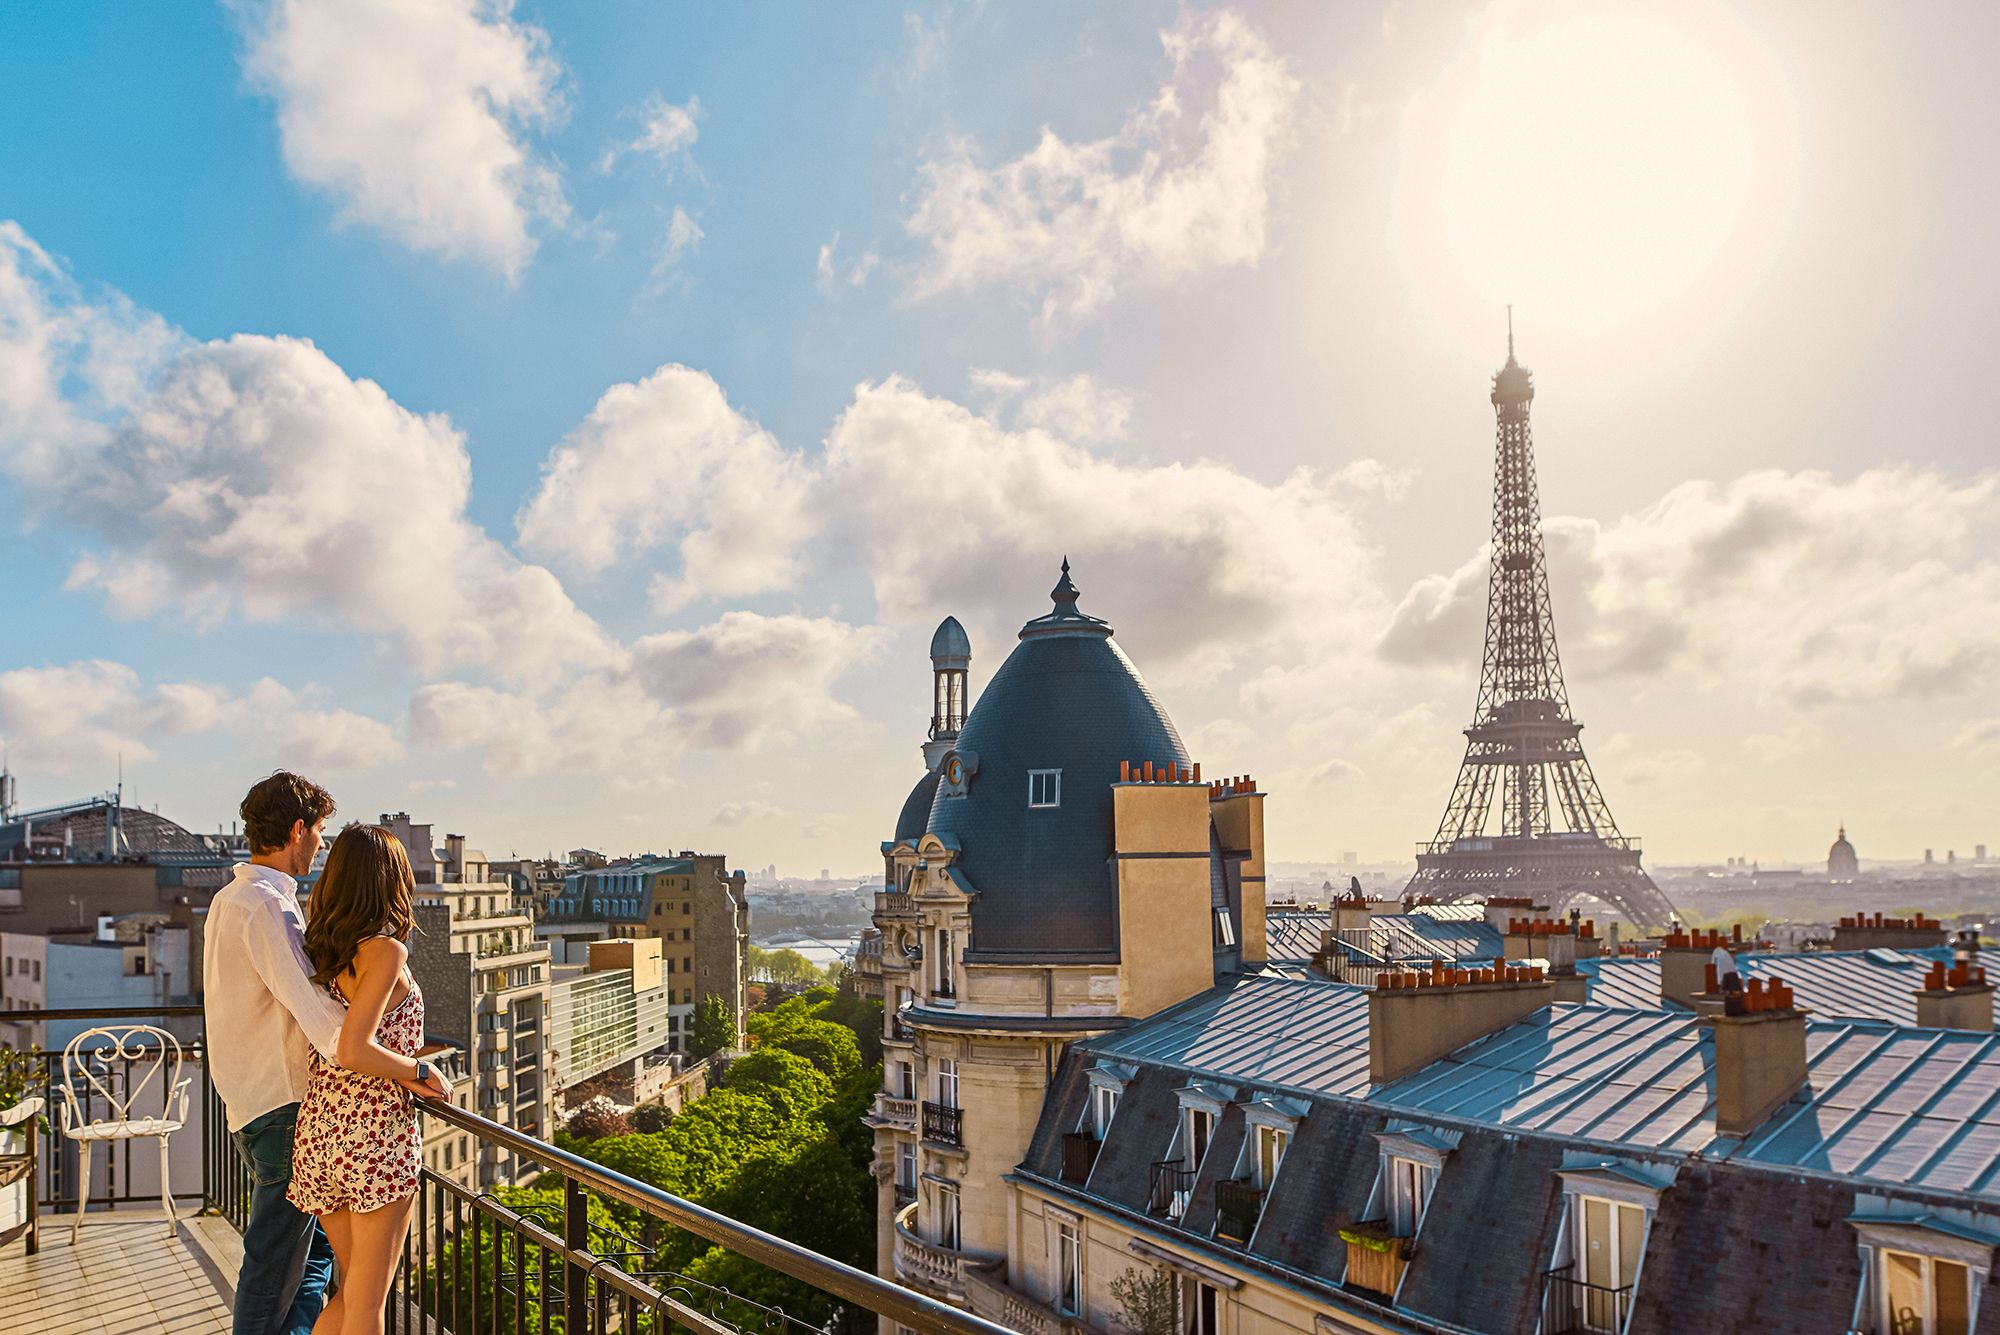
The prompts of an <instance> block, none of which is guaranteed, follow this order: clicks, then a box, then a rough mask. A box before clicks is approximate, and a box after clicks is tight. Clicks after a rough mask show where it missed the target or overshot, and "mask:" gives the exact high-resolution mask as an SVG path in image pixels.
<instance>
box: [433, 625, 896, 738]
mask: <svg viewBox="0 0 2000 1335" xmlns="http://www.w3.org/2000/svg"><path fill="white" fill-rule="evenodd" d="M883 639H884V636H883V633H882V632H881V631H878V630H876V629H874V628H871V627H860V626H852V625H848V624H847V623H845V622H841V621H837V620H833V619H830V618H813V617H801V616H778V617H767V616H761V615H759V614H757V613H754V612H744V611H736V612H727V613H724V614H723V615H722V616H721V617H720V618H718V619H717V620H716V621H715V622H713V623H710V624H708V625H705V626H701V627H698V628H696V629H694V630H685V631H668V632H664V633H661V634H658V635H652V636H647V637H645V638H643V639H641V640H639V641H638V642H637V643H635V644H634V645H633V646H632V653H631V658H630V665H629V668H621V669H619V670H616V671H603V672H596V673H590V674H586V675H584V676H582V677H580V678H578V679H576V680H575V681H573V682H571V683H569V684H568V685H567V686H566V687H565V688H564V689H562V690H559V691H554V692H550V693H548V694H546V695H545V696H543V697H540V698H537V697H535V696H532V695H524V694H518V693H512V692H508V691H502V690H497V689H495V688H493V687H490V686H483V685H476V684H470V683H466V682H435V683H432V684H430V685H427V686H424V687H422V688H421V689H420V690H419V691H418V692H417V694H416V696H415V698H414V699H413V700H412V701H411V704H410V722H411V729H412V734H413V735H414V737H415V738H416V740H417V741H418V742H419V743H420V744H422V745H426V746H434V747H439V748H443V749H459V748H477V749H479V750H481V751H483V752H484V753H485V757H486V763H487V765H488V766H489V767H493V768H496V769H500V770H503V771H507V772H518V773H534V772H539V771H545V770H583V771H604V770H619V769H622V768H629V767H631V766H635V765H640V766H654V767H656V766H658V765H659V764H660V762H661V758H662V753H663V750H666V749H671V748H678V747H697V748H710V749H715V750H723V751H736V750H760V749H766V748H770V747H774V746H778V745H782V744H784V743H786V742H789V741H791V740H793V739H795V738H798V737H802V736H806V735H809V734H814V733H819V732H822V731H824V730H826V729H827V728H829V727H833V726H837V725H842V724H847V723H851V722H852V721H853V720H854V719H855V717H856V715H855V712H854V710H853V709H852V707H850V706H849V705H847V704H845V703H844V702H842V701H840V700H838V699H836V698H835V696H834V686H835V684H836V682H837V681H838V680H839V679H840V678H841V677H842V676H844V675H845V674H846V673H847V672H849V671H850V670H852V669H853V668H855V667H856V666H858V665H860V664H862V663H865V662H867V661H868V660H869V659H871V658H872V657H873V656H874V655H875V653H876V652H877V650H878V649H879V648H880V646H881V644H882V642H883Z"/></svg>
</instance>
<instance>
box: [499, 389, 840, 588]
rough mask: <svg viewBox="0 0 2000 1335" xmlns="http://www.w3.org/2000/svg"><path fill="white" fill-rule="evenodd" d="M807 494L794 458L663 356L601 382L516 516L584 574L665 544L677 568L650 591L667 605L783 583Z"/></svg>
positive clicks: (536, 542) (806, 524)
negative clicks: (641, 375) (606, 385)
mask: <svg viewBox="0 0 2000 1335" xmlns="http://www.w3.org/2000/svg"><path fill="white" fill-rule="evenodd" d="M807 502H808V493H807V476H806V470H805V468H804V467H803V466H802V465H801V464H800V463H799V461H798V460H797V459H796V458H795V457H794V456H792V455H791V454H788V453H787V452H786V451H785V450H783V449H782V448H780V447H779V445H778V442H777V441H776V440H774V439H772V437H771V435H770V433H768V432H766V431H765V430H763V428H761V427H759V426H758V425H757V424H756V423H755V422H753V421H751V420H750V419H749V418H747V417H745V416H744V415H743V414H741V413H739V412H737V411H736V410H735V409H734V408H732V407H730V405H729V402H728V400H727V399H726V398H724V397H723V393H722V390H721V388H720V387H719V386H717V385H716V383H715V381H713V380H712V379H710V378H709V377H708V376H707V375H705V374H703V373H702V372H700V371H694V370H690V369H689V368H687V367H685V366H675V365H669V366H663V367H661V368H660V369H659V370H657V371H655V372H653V374H651V375H650V376H647V377H646V378H645V379H644V380H642V381H640V382H639V383H637V384H622V385H614V386H612V387H611V388H610V389H608V390H606V391H605V392H604V395H603V396H602V397H601V398H599V399H598V401H597V404H596V406H594V407H593V408H592V409H591V410H590V415H589V416H588V417H586V418H585V419H584V420H583V422H582V423H580V424H579V425H578V426H577V427H576V428H575V429H574V430H572V431H571V432H570V433H569V435H568V436H566V437H564V439H563V442H562V444H561V445H559V446H557V447H556V450H555V452H554V453H553V454H551V455H550V457H549V461H548V464H547V465H546V467H545V469H544V471H543V476H542V483H541V486H540V488H539V489H538V490H537V491H536V493H535V496H534V498H533V500H531V501H530V502H529V503H528V505H527V506H526V507H525V508H523V510H522V511H521V513H520V514H519V515H518V516H517V517H516V521H515V522H516V526H517V527H518V529H519V532H520V536H521V542H522V544H523V545H524V546H525V547H526V548H527V549H529V550H531V551H536V552H540V553H543V554H545V555H547V556H549V557H551V558H555V559H560V560H561V561H563V562H565V563H566V564H567V565H569V566H571V567H574V568H576V569H578V570H582V571H584V572H586V573H589V572H596V571H601V570H603V569H605V568H606V567H607V566H609V565H611V564H612V562H613V561H615V560H617V559H619V558H620V557H621V556H624V555H628V554H630V553H633V552H638V551H647V550H650V549H653V548H656V547H662V546H670V547H671V548H672V549H673V550H674V553H675V555H676V556H677V557H678V565H679V569H678V571H677V572H673V573H663V574H661V575H659V576H658V577H657V578H656V579H655V582H654V599H655V601H656V603H658V604H659V605H660V606H662V607H665V608H676V607H680V606H682V605H684V604H686V603H688V602H690V601H693V600H695V599H699V598H713V597H729V596H738V595H749V594H756V593H763V592H767V591H770V590H772V589H779V588H786V587H789V586H790V585H791V584H792V583H793V581H794V580H795V579H796V577H797V574H798V569H797V544H798V542H799V541H800V539H802V538H803V537H804V536H806V535H807V534H808V533H810V531H811V530H812V528H813V524H814V520H813V517H812V512H811V510H810V508H809V506H808V504H807Z"/></svg>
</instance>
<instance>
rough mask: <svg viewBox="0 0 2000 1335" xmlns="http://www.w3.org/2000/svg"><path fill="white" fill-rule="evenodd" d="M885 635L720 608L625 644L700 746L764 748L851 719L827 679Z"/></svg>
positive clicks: (642, 678) (818, 620) (830, 622)
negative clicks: (688, 626) (704, 619)
mask: <svg viewBox="0 0 2000 1335" xmlns="http://www.w3.org/2000/svg"><path fill="white" fill-rule="evenodd" d="M885 639H886V636H885V634H884V633H883V632H882V631H880V630H877V629H875V628H873V627H865V626H851V625H848V624H847V623H845V622H842V621H837V620H834V619H832V618H829V617H804V616H761V615H759V614H758V613H755V612H745V611H735V612H725V613H723V614H722V616H721V617H720V618H718V619H717V620H716V621H714V622H713V623H711V624H709V625H706V626H702V627H700V628H698V629H696V630H690V631H667V632H664V633H662V634H659V635H649V636H647V637H645V638H644V639H641V640H639V641H637V642H636V643H634V644H633V646H632V659H633V671H634V673H635V675H636V677H637V679H638V680H639V682H640V683H641V684H642V685H643V686H644V687H645V689H646V690H647V692H648V693H649V694H650V695H651V696H652V697H653V698H655V699H657V700H658V701H659V702H660V703H661V704H662V705H664V706H665V707H666V708H667V709H668V710H669V711H670V712H671V714H672V717H673V721H674V725H675V729H676V731H677V732H679V733H680V734H681V735H683V736H685V737H688V738H690V739H691V740H693V741H694V742H696V743H697V744H700V745H708V746H715V747H720V748H724V749H731V750H733V749H739V748H760V749H761V748H766V747H770V746H773V745H777V744H780V743H783V742H786V741H790V740H791V739H793V738H795V737H798V736H801V735H803V734H806V733H811V732H817V731H821V730H823V729H824V728H826V727H827V726H829V725H831V724H836V723H844V722H848V721H851V720H853V719H855V718H856V717H857V715H856V714H855V712H854V710H853V709H852V707H850V706H849V705H847V704H845V703H844V702H842V701H840V700H837V699H835V698H834V695H833V686H834V683H835V682H836V681H837V680H838V679H839V678H840V677H842V676H843V675H845V674H846V673H847V672H848V671H849V670H850V669H852V668H854V667H856V666H859V665H860V664H862V663H865V662H867V661H868V660H869V659H871V658H873V657H874V655H875V653H876V652H877V651H878V650H879V649H880V647H881V646H882V644H883V643H884V641H885Z"/></svg>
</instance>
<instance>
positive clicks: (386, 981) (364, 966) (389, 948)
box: [335, 936, 418, 1081]
mask: <svg viewBox="0 0 2000 1335" xmlns="http://www.w3.org/2000/svg"><path fill="white" fill-rule="evenodd" d="M409 953H410V952H409V950H408V949H407V948H406V947H405V946H404V945H403V943H402V942H401V941H397V940H394V939H392V938H390V937H386V936H376V937H370V938H369V939H368V940H366V941H363V942H362V943H361V944H360V945H359V946H357V947H355V950H354V966H353V967H354V991H353V992H352V993H351V994H350V995H349V996H348V998H347V1018H346V1020H345V1021H344V1022H343V1023H342V1024H341V1026H340V1043H339V1045H338V1050H337V1051H336V1053H335V1059H336V1060H337V1061H339V1063H340V1064H341V1065H342V1066H344V1067H346V1068H347V1069H348V1070H350V1071H355V1072H358V1073H359V1074H361V1075H378V1076H381V1077H383V1078H384V1079H388V1080H405V1081H408V1080H415V1079H417V1078H418V1077H417V1059H416V1058H415V1057H405V1056H403V1055H402V1054H401V1053H400V1052H391V1051H389V1049H387V1048H385V1047H383V1046H382V1045H381V1044H380V1043H377V1042H376V1041H375V1031H376V1030H377V1029H380V1028H381V1027H382V1013H383V1012H384V1011H385V1010H387V1009H388V1008H389V993H390V992H392V991H394V990H395V987H396V980H397V979H398V978H400V977H402V974H403V961H404V959H405V958H407V957H408V955H409Z"/></svg>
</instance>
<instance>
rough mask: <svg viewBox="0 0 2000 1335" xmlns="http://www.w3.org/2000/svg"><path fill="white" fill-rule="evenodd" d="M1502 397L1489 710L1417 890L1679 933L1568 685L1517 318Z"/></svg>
mask: <svg viewBox="0 0 2000 1335" xmlns="http://www.w3.org/2000/svg"><path fill="white" fill-rule="evenodd" d="M1492 400H1493V410H1494V413H1495V416H1496V419H1497V421H1496V425H1495V429H1494V439H1493V458H1494V463H1493V468H1494V479H1493V484H1494V485H1493V569H1492V574H1491V576H1490V578H1489V580H1488V584H1487V595H1486V653H1485V657H1484V659H1483V661H1482V663H1481V665H1480V671H1479V703H1478V705H1477V706H1476V707H1475V708H1474V710H1473V716H1472V726H1471V727H1469V728H1467V729H1466V730H1465V759H1464V761H1463V762H1462V763H1461V764H1460V766H1459V770H1458V782H1457V783H1456V784H1454V785H1453V787H1452V793H1451V802H1450V804H1449V805H1448V806H1446V808H1445V813H1444V819H1443V820H1441V821H1439V822H1438V828H1437V834H1436V836H1435V837H1434V838H1432V839H1431V841H1430V842H1429V843H1425V844H1420V845H1418V848H1417V871H1416V875H1414V876H1412V877H1411V878H1410V883H1409V886H1408V888H1407V889H1406V890H1405V893H1406V894H1409V895H1431V896H1434V897H1436V898H1438V899H1461V898H1465V897H1467V896H1472V895H1477V896H1480V897H1482V898H1485V897H1490V896H1494V895H1508V896H1517V895H1527V896H1530V897H1531V898H1533V900H1534V902H1535V903H1537V904H1547V905H1548V906H1549V908H1550V909H1551V910H1552V911H1553V912H1556V913H1561V912H1563V911H1564V910H1565V909H1566V908H1568V907H1569V906H1570V905H1571V904H1572V903H1573V902H1575V901H1576V900H1578V899H1585V898H1588V899H1595V900H1599V901H1601V902H1602V903H1604V904H1606V905H1608V906H1610V907H1611V908H1615V909H1617V910H1618V911H1619V912H1621V913H1623V914H1624V915H1625V916H1626V917H1627V918H1629V919H1631V921H1633V922H1634V923H1637V924H1639V925H1640V926H1642V927H1648V928H1658V927H1665V926H1666V925H1667V923H1668V922H1669V921H1670V920H1671V919H1672V918H1673V917H1674V907H1673V905H1672V904H1671V903H1669V902H1668V901H1667V897H1666V896H1665V895H1664V894H1662V893H1661V892H1660V888H1659V887H1658V886H1656V885H1654V884H1653V879H1652V877H1650V876H1648V875H1647V874H1646V873H1645V871H1644V870H1643V869H1642V868H1641V867H1640V865H1639V841H1638V840H1637V839H1635V838H1631V837H1628V836H1626V835H1623V834H1620V833H1619V831H1618V822H1616V821H1615V820H1613V819H1612V818H1611V808H1610V807H1608V806H1606V805H1605V802H1604V794H1603V793H1602V792H1601V791H1600V790H1599V789H1598V786H1597V776H1596V775H1595V774H1593V773H1592V772H1591V769H1590V761H1589V760H1588V759H1587V758H1585V756H1584V754H1583V741H1582V732H1583V725H1582V724H1580V723H1578V722H1577V721H1576V719H1575V717H1574V716H1573V715H1572V714H1571V713H1570V707H1569V693H1568V691H1567V690H1566V689H1565V688H1564V686H1563V673H1562V660H1561V659H1560V658H1559V657H1558V656H1557V653H1556V627H1555V617H1554V615H1553V613H1552V612H1551V610H1550V606H1549V577H1548V570H1547V567H1546V564H1545V562H1544V559H1543V555H1542V524H1541V499H1540V496H1539V494H1538V490H1537V487H1536V483H1535V449H1534V434H1533V432H1532V431H1531V430H1530V428H1529V425H1528V410H1529V407H1530V405H1532V404H1533V403H1534V400H1535V385H1534V379H1533V377H1531V376H1530V375H1529V374H1528V371H1527V368H1525V367H1523V366H1522V365H1521V364H1520V363H1519V362H1516V361H1515V360H1514V328H1513V315H1512V313H1511V311H1510V312H1509V315H1508V321H1507V364H1506V365H1505V366H1503V367H1502V368H1501V369H1500V371H1499V373H1498V374H1497V375H1495V376H1494V377H1493V394H1492Z"/></svg>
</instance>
